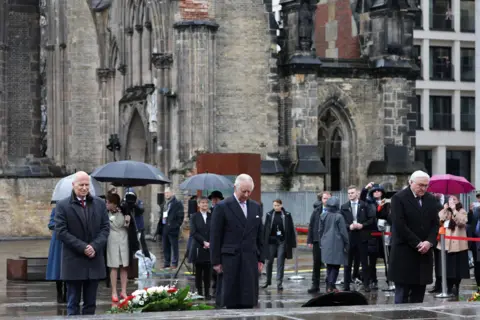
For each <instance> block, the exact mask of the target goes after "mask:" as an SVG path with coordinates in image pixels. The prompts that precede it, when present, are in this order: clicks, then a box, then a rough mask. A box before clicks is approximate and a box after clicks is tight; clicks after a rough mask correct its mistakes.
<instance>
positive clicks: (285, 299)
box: [0, 240, 480, 320]
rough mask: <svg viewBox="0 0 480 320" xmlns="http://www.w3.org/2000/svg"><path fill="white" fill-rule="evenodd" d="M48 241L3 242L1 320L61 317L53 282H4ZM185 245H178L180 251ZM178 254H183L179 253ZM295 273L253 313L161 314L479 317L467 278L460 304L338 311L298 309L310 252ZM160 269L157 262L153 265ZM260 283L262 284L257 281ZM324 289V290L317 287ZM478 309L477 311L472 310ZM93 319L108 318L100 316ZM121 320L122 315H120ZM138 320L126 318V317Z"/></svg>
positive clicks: (379, 297)
mask: <svg viewBox="0 0 480 320" xmlns="http://www.w3.org/2000/svg"><path fill="white" fill-rule="evenodd" d="M48 244H49V241H45V240H41V241H7V242H1V245H0V257H1V258H2V259H1V261H2V262H3V263H0V319H11V318H12V317H20V318H24V319H25V318H27V317H41V318H43V319H51V318H52V317H53V316H64V315H66V309H65V305H62V304H60V305H59V304H57V302H56V291H55V284H54V283H53V282H26V283H25V282H13V281H7V280H6V279H5V275H6V270H5V269H6V259H7V258H16V257H18V256H20V255H22V256H28V257H46V256H47V253H48ZM149 245H150V247H151V251H152V252H153V253H154V254H155V255H156V256H157V258H159V259H160V260H161V252H160V246H159V245H158V244H154V243H153V242H149ZM184 246H185V245H184V243H182V244H181V247H184ZM181 256H183V254H181ZM298 261H299V270H300V275H302V276H304V278H305V279H303V280H295V281H294V280H288V279H287V278H288V277H289V276H291V275H293V267H294V265H293V260H289V261H288V262H287V266H286V270H287V271H286V274H285V281H284V291H283V292H277V290H276V287H275V286H272V287H271V288H269V289H260V306H259V308H258V309H256V310H250V311H245V312H244V311H243V310H242V312H240V311H238V312H232V311H230V310H228V311H227V310H215V311H208V312H199V311H197V312H194V313H193V314H192V313H190V312H188V313H185V312H183V313H172V314H168V315H167V314H166V313H163V314H162V318H163V317H166V316H168V317H169V318H171V319H181V318H187V317H188V318H192V317H194V318H197V319H207V318H208V319H212V318H214V319H219V318H226V317H228V318H242V319H248V320H257V319H258V320H260V319H262V320H274V319H279V320H287V319H304V320H313V319H317V318H318V317H319V316H320V318H321V319H353V318H355V319H358V320H360V319H461V318H470V317H471V318H476V317H477V318H480V303H479V304H477V303H467V302H465V301H466V300H467V299H468V297H469V296H470V295H471V293H472V291H473V290H474V289H475V286H474V284H473V281H472V280H464V281H463V283H462V287H461V292H460V302H454V301H448V300H446V299H438V298H435V297H434V296H433V295H430V294H426V297H425V302H424V303H423V304H421V305H411V306H407V305H403V306H395V305H393V302H394V301H393V294H392V293H390V292H383V291H382V290H378V291H372V292H370V293H366V294H365V296H366V297H367V298H368V300H369V304H370V306H367V307H342V308H339V307H337V308H333V309H332V308H302V309H299V308H300V306H301V305H302V304H303V303H305V302H306V301H308V300H309V299H311V298H312V297H313V296H312V295H309V294H308V293H307V292H306V291H307V289H308V288H309V286H310V273H309V272H308V271H309V269H310V267H311V252H310V251H308V250H306V249H303V250H299V259H298ZM157 265H159V266H160V267H161V266H162V265H161V261H160V264H158V263H157ZM180 271H181V272H180V277H179V283H178V285H179V286H185V285H187V284H189V285H190V286H193V281H192V280H193V279H192V277H190V276H188V274H186V271H187V269H186V268H185V267H183V268H182V269H181V270H180ZM378 278H379V287H380V288H383V287H385V286H386V283H385V276H384V272H383V268H381V267H379V268H378ZM171 281H173V273H172V274H165V275H164V276H162V277H158V278H156V279H155V282H156V283H158V284H168V283H170V282H171ZM261 281H262V280H261ZM136 289H137V284H136V283H135V282H134V281H131V282H130V283H129V290H128V291H129V292H131V291H133V290H136ZM322 289H324V288H322ZM110 297H111V293H110V289H108V288H106V286H105V283H104V282H102V283H101V285H100V288H99V296H98V307H97V314H98V315H102V314H104V313H105V311H107V310H108V309H109V308H110V307H111V302H110ZM477 306H478V307H477ZM98 318H105V319H106V318H109V319H110V318H112V316H111V315H109V316H104V317H102V316H100V317H98ZM121 318H123V317H121ZM133 318H138V317H133V315H132V316H131V319H133ZM142 318H149V319H153V318H158V315H157V316H155V315H151V314H150V315H148V314H144V315H142Z"/></svg>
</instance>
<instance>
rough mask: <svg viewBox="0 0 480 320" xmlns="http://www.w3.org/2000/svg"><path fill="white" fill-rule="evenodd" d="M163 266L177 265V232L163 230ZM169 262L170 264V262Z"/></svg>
mask: <svg viewBox="0 0 480 320" xmlns="http://www.w3.org/2000/svg"><path fill="white" fill-rule="evenodd" d="M162 245H163V259H164V260H163V267H164V268H168V267H170V266H172V267H177V266H178V233H174V234H171V233H169V232H166V231H165V230H163V233H162ZM170 263H171V264H170Z"/></svg>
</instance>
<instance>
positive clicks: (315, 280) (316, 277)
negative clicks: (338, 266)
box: [312, 241, 322, 289]
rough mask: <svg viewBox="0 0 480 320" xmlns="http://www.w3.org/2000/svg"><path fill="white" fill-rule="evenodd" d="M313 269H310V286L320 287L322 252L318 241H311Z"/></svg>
mask: <svg viewBox="0 0 480 320" xmlns="http://www.w3.org/2000/svg"><path fill="white" fill-rule="evenodd" d="M312 249H313V250H312V251H313V271H312V288H316V289H318V288H319V287H320V268H321V267H322V252H321V250H320V245H319V244H318V241H314V242H313V248H312Z"/></svg>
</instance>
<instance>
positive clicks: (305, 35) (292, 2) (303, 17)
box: [280, 0, 317, 56]
mask: <svg viewBox="0 0 480 320" xmlns="http://www.w3.org/2000/svg"><path fill="white" fill-rule="evenodd" d="M280 4H281V5H282V10H281V12H282V15H283V26H284V27H283V29H284V31H285V36H286V39H285V40H286V41H285V48H282V50H285V53H286V54H287V56H292V55H293V54H295V53H298V52H304V53H310V51H311V49H312V48H313V46H314V43H313V39H314V36H313V35H314V32H315V28H314V18H315V10H316V8H317V0H281V1H280Z"/></svg>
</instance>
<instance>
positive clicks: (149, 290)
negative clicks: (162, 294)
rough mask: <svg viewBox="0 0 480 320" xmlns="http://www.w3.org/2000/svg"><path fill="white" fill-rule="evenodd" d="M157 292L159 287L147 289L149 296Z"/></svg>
mask: <svg viewBox="0 0 480 320" xmlns="http://www.w3.org/2000/svg"><path fill="white" fill-rule="evenodd" d="M155 292H157V287H150V288H148V289H147V293H148V294H154V293H155Z"/></svg>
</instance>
